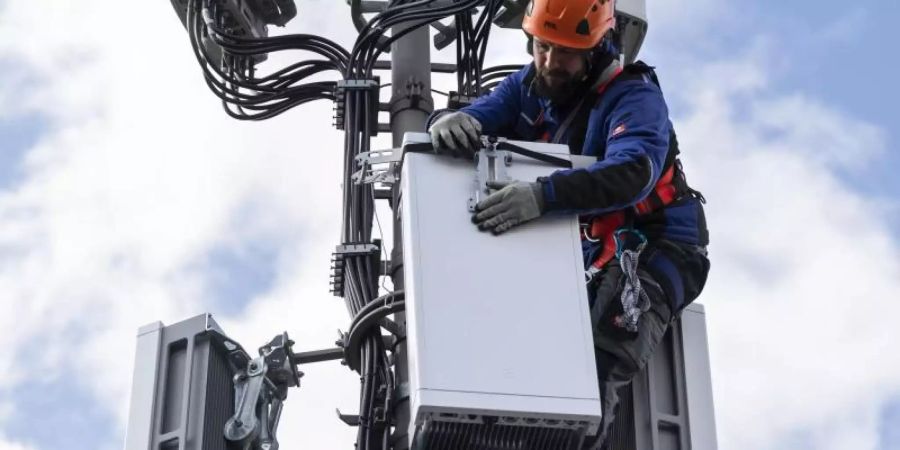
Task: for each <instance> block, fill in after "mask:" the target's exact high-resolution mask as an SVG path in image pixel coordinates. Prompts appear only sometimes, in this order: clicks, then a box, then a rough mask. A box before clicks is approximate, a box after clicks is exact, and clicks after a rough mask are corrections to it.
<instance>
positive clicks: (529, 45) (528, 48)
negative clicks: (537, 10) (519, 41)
mask: <svg viewBox="0 0 900 450" xmlns="http://www.w3.org/2000/svg"><path fill="white" fill-rule="evenodd" d="M523 33H525V32H524V31H523ZM525 37H526V38H528V39H527V42H525V51H526V52H528V54H529V55H531V56H534V36H532V35H530V34H528V33H525Z"/></svg>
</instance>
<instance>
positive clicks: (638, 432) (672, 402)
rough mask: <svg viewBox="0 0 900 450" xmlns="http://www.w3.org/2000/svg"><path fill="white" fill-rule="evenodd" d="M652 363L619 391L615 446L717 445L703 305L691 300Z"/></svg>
mask: <svg viewBox="0 0 900 450" xmlns="http://www.w3.org/2000/svg"><path fill="white" fill-rule="evenodd" d="M659 345H660V346H659V347H658V348H657V349H656V352H655V353H654V354H653V358H652V359H651V360H650V362H649V363H648V364H647V367H646V368H645V369H644V370H643V371H642V372H641V373H639V374H638V375H637V376H635V378H634V380H632V382H631V385H630V386H628V387H627V388H624V389H623V390H622V391H623V392H620V397H621V398H622V402H621V404H620V406H619V412H618V415H617V416H616V421H615V423H614V424H613V430H612V431H611V437H610V447H609V448H610V450H715V449H716V448H718V444H717V442H716V428H715V427H716V425H715V414H714V411H713V399H712V383H711V378H710V368H709V350H708V347H707V343H706V319H705V313H704V309H703V305H699V304H692V305H689V306H688V307H687V308H685V310H684V311H683V312H682V315H681V317H680V318H679V319H678V320H676V321H675V322H674V323H673V324H672V326H671V327H670V329H669V331H668V332H667V333H666V335H665V337H664V338H663V340H662V342H660V344H659Z"/></svg>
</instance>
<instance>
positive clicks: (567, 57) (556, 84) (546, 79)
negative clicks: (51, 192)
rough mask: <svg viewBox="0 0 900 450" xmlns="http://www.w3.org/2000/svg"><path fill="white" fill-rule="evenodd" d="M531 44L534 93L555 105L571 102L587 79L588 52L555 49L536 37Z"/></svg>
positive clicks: (563, 48)
mask: <svg viewBox="0 0 900 450" xmlns="http://www.w3.org/2000/svg"><path fill="white" fill-rule="evenodd" d="M533 45H534V49H533V50H534V66H535V69H536V73H535V75H536V76H535V78H534V81H535V83H534V88H535V91H536V92H537V94H538V95H540V96H542V97H546V98H547V99H549V100H550V101H551V102H552V103H554V104H557V105H566V104H568V103H570V102H572V101H573V100H575V99H576V98H577V97H578V95H580V94H581V92H580V91H581V87H582V86H583V84H584V80H585V78H586V77H587V70H588V64H587V61H588V55H589V52H586V51H585V50H579V49H570V48H566V47H559V46H555V45H552V44H549V43H547V42H544V41H541V40H540V39H537V38H535V39H534V44H533Z"/></svg>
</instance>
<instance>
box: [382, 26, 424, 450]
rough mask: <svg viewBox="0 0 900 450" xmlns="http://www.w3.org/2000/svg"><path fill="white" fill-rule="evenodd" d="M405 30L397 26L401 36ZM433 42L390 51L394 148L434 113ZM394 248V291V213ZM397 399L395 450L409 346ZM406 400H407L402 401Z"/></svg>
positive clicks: (400, 442)
mask: <svg viewBox="0 0 900 450" xmlns="http://www.w3.org/2000/svg"><path fill="white" fill-rule="evenodd" d="M405 28H406V27H395V28H394V29H393V30H392V32H393V33H398V32H400V31H402V30H403V29H405ZM430 44H431V39H430V35H429V28H428V27H420V28H419V29H418V30H415V31H412V32H410V33H409V34H407V35H406V36H404V37H403V38H401V39H399V40H397V42H395V43H394V44H393V46H392V49H391V64H392V69H393V70H392V71H391V83H392V95H391V102H390V105H391V133H392V135H393V141H394V142H393V146H394V148H400V146H401V145H402V143H403V134H404V133H406V132H408V131H425V121H426V120H427V119H428V114H430V113H431V111H432V110H433V105H434V103H433V100H432V98H431V48H430ZM399 188H400V187H399V183H396V184H395V185H394V186H393V188H392V189H393V192H392V197H393V203H392V204H393V205H394V208H395V211H396V208H397V207H398V206H399V201H400V196H399V193H400V189H399ZM393 216H394V249H393V251H392V252H391V279H392V280H393V282H394V289H403V236H402V229H401V225H400V218H399V216H398V215H397V214H394V215H393ZM394 319H395V321H396V322H397V323H398V324H400V325H402V326H403V327H405V326H406V314H403V313H399V314H397V315H396V316H395V318H394ZM395 357H396V359H395V361H396V362H395V364H396V365H395V369H396V376H397V386H398V390H399V392H398V394H399V395H398V396H397V397H396V398H397V404H396V408H395V411H394V426H395V427H396V428H395V437H396V439H395V441H394V444H393V447H394V450H406V449H408V448H409V445H410V442H409V438H410V437H409V436H408V435H407V430H408V429H409V421H410V417H409V384H408V381H409V373H408V365H407V352H406V343H405V342H403V343H402V344H400V345H398V346H397V352H396V354H395ZM400 397H405V398H400Z"/></svg>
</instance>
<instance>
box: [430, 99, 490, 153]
mask: <svg viewBox="0 0 900 450" xmlns="http://www.w3.org/2000/svg"><path fill="white" fill-rule="evenodd" d="M430 132H431V144H432V145H433V146H434V151H435V152H437V153H439V154H447V155H451V156H453V157H463V158H470V159H471V158H472V157H473V156H474V155H475V151H477V150H478V149H479V148H480V147H481V122H479V121H478V119H476V118H474V117H472V116H470V115H468V114H466V113H464V112H460V111H457V112H453V113H449V114H444V115H443V116H441V117H440V118H438V120H436V121H435V122H434V124H432V125H431V130H430Z"/></svg>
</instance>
